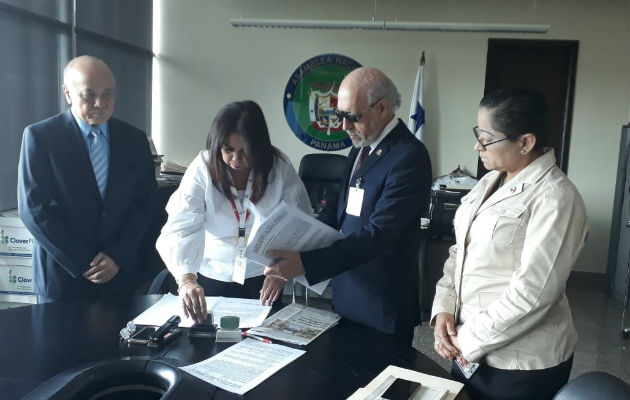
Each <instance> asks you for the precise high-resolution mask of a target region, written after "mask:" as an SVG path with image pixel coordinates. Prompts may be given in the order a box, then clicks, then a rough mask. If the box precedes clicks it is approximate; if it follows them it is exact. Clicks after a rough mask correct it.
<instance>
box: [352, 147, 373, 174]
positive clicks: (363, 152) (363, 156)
mask: <svg viewBox="0 0 630 400" xmlns="http://www.w3.org/2000/svg"><path fill="white" fill-rule="evenodd" d="M369 155H370V146H363V147H361V151H360V152H359V157H358V160H357V165H356V166H355V168H354V172H353V173H352V176H353V177H354V175H356V173H357V171H358V170H359V168H361V165H363V162H364V161H365V159H366V158H368V156H369Z"/></svg>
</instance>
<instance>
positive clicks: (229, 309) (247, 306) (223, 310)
mask: <svg viewBox="0 0 630 400" xmlns="http://www.w3.org/2000/svg"><path fill="white" fill-rule="evenodd" d="M206 305H207V308H208V312H212V316H213V318H214V320H215V321H218V320H220V319H221V317H223V316H236V317H239V321H240V324H239V328H241V329H242V328H251V327H252V326H258V325H260V324H262V323H263V321H264V320H265V318H266V317H267V315H269V311H271V306H262V305H260V300H258V299H239V298H233V297H212V296H206ZM173 315H179V316H180V318H181V319H182V321H181V322H180V323H179V326H181V327H183V328H190V327H191V326H192V325H193V324H194V321H193V320H192V318H185V317H184V311H183V310H182V306H181V303H180V301H179V298H178V297H177V296H174V295H172V294H170V293H167V294H165V295H164V296H163V297H162V298H161V299H160V300H159V301H158V302H157V303H155V304H153V305H152V306H151V307H149V308H148V309H146V310H145V311H144V312H143V313H142V314H140V315H138V316H137V317H136V318H134V320H133V322H134V324H136V325H157V326H160V325H162V324H163V323H164V322H166V320H168V319H169V318H170V317H172V316H173Z"/></svg>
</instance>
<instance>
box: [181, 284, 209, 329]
mask: <svg viewBox="0 0 630 400" xmlns="http://www.w3.org/2000/svg"><path fill="white" fill-rule="evenodd" d="M179 281H180V282H181V283H180V284H179V288H178V289H177V292H178V293H179V300H180V301H181V303H182V308H183V310H184V315H185V316H186V318H188V317H190V318H192V319H193V320H194V321H195V322H196V323H198V324H200V323H202V322H203V321H204V320H205V319H206V317H207V315H208V309H207V308H206V297H205V294H204V291H203V288H202V287H201V286H200V285H199V284H198V283H197V277H196V276H195V275H194V274H184V275H182V278H181V279H180V280H179Z"/></svg>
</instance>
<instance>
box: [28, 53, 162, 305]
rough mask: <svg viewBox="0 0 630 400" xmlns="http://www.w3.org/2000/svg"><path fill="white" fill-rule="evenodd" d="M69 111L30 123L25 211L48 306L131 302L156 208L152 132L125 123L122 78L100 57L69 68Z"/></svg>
mask: <svg viewBox="0 0 630 400" xmlns="http://www.w3.org/2000/svg"><path fill="white" fill-rule="evenodd" d="M62 90H63V92H64V94H65V97H66V100H67V101H68V104H69V105H70V109H69V110H67V111H66V112H63V113H61V114H58V115H55V116H53V117H50V118H48V119H46V120H44V121H41V122H37V123H35V124H33V125H30V126H27V127H26V128H25V129H24V136H23V138H22V152H21V156H20V164H19V172H18V207H19V212H20V217H21V218H22V221H23V222H24V225H26V227H27V228H28V230H29V231H30V232H31V234H32V235H33V236H34V238H35V241H36V243H35V246H34V248H33V275H34V279H33V281H34V288H35V293H36V294H37V296H38V301H39V302H48V301H54V300H62V299H91V298H98V297H100V298H104V297H118V296H130V295H131V294H132V292H133V289H134V288H135V285H136V283H137V277H138V271H137V267H138V262H139V260H138V252H139V248H140V244H141V242H142V240H143V238H144V236H145V234H146V232H147V229H148V227H149V224H150V223H151V219H152V217H153V213H154V210H155V206H154V201H155V200H154V199H155V196H156V182H155V176H154V169H153V162H152V157H151V152H150V150H149V145H148V141H147V138H146V135H145V134H144V132H142V131H141V130H139V129H137V128H135V127H133V126H131V125H129V124H127V123H125V122H123V121H120V120H118V119H116V118H112V117H111V116H112V113H113V111H114V96H115V80H114V76H113V74H112V72H111V71H110V69H109V67H108V66H107V65H106V64H105V63H104V62H103V61H101V60H99V59H96V58H94V57H90V56H80V57H77V58H75V59H73V60H71V61H70V62H69V63H68V65H67V66H66V68H65V69H64V84H63V86H62Z"/></svg>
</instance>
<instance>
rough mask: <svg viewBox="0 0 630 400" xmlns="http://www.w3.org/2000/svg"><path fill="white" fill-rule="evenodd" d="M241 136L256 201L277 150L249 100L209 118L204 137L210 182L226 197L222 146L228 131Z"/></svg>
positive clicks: (227, 181)
mask: <svg viewBox="0 0 630 400" xmlns="http://www.w3.org/2000/svg"><path fill="white" fill-rule="evenodd" d="M233 133H235V134H237V135H240V136H241V137H242V138H243V142H244V143H245V154H246V155H247V161H248V163H249V167H250V168H251V170H253V172H254V184H253V187H254V190H253V193H252V198H253V199H256V200H259V199H260V198H262V196H263V195H264V194H265V190H266V189H267V179H268V177H269V172H270V171H271V168H272V167H273V161H274V157H275V156H276V155H278V154H279V151H278V150H277V149H276V148H275V147H273V146H272V145H271V139H270V138H269V130H268V129H267V123H266V122H265V116H264V115H263V112H262V110H261V109H260V106H259V105H258V104H256V103H255V102H253V101H251V100H244V101H235V102H232V103H229V104H227V105H226V106H224V107H223V108H221V109H220V110H219V112H218V113H217V115H216V117H214V120H213V121H212V126H211V127H210V132H209V133H208V138H207V140H206V150H208V153H209V159H208V171H209V172H210V178H211V179H212V184H213V185H214V186H215V187H216V188H217V189H218V190H219V191H220V192H221V193H223V194H224V195H225V196H226V197H227V198H233V197H234V196H233V195H232V192H231V190H230V185H231V182H232V181H231V179H230V176H229V175H228V174H229V167H228V166H227V165H226V164H225V163H224V162H223V158H222V156H221V147H222V146H223V145H224V144H225V143H227V141H228V138H229V137H230V135H231V134H233Z"/></svg>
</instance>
